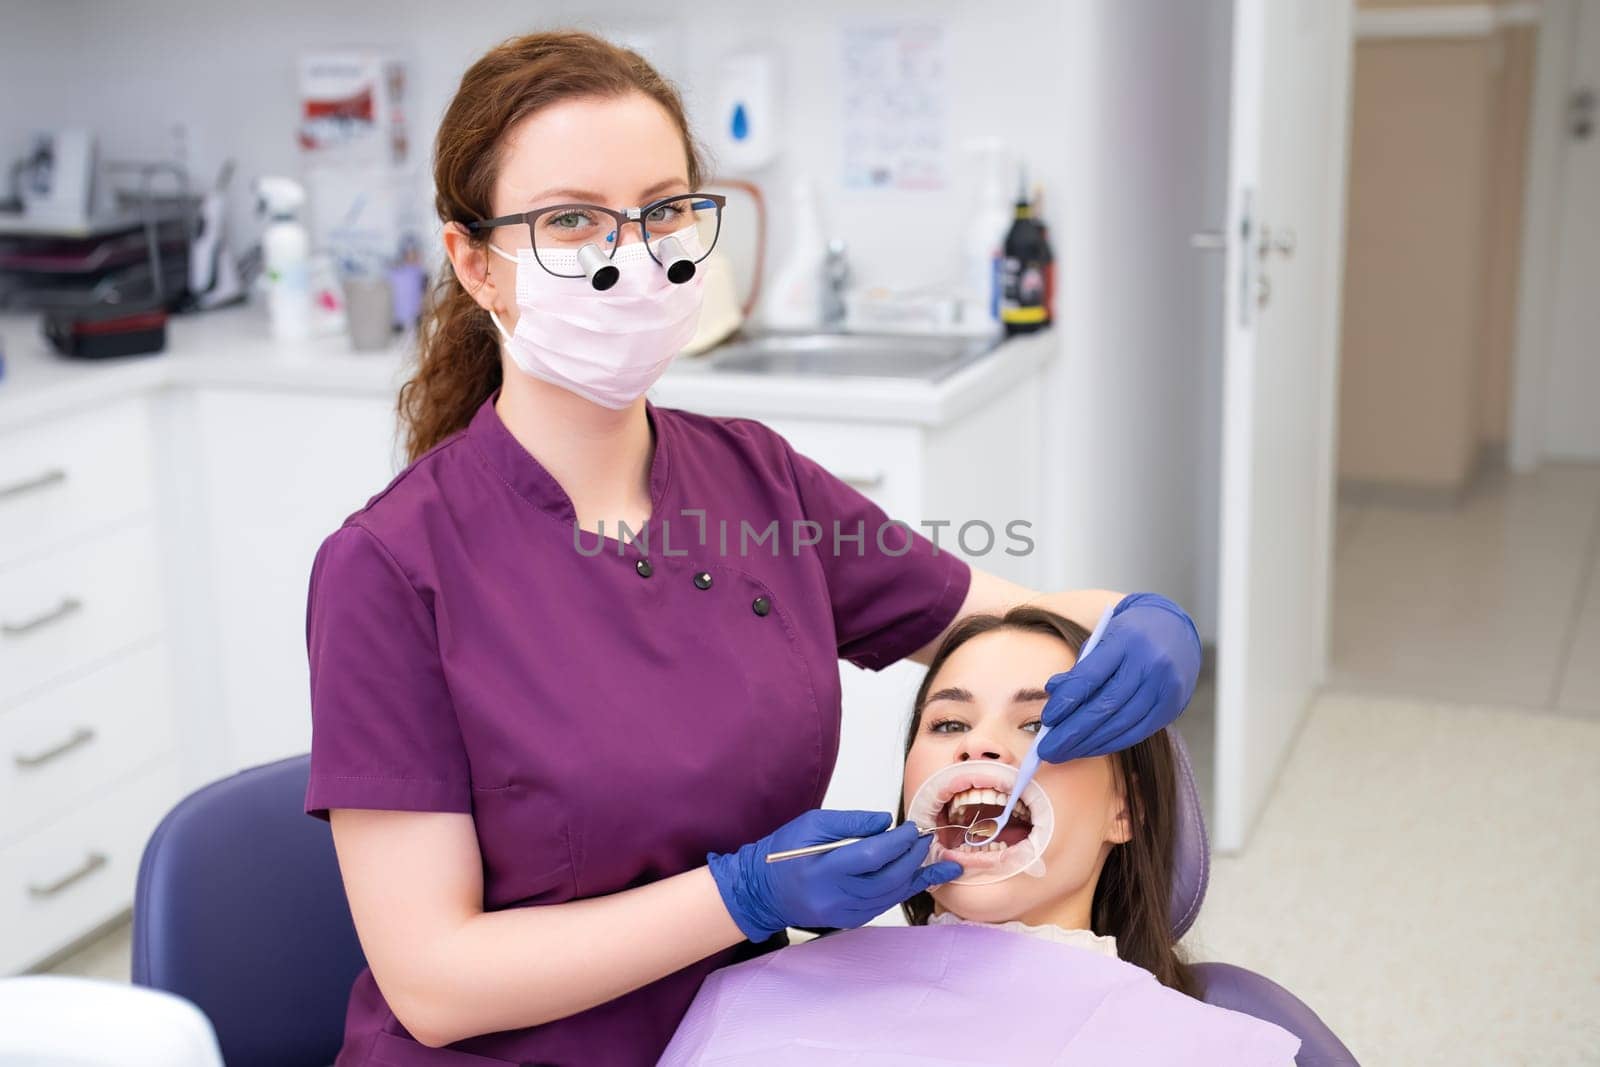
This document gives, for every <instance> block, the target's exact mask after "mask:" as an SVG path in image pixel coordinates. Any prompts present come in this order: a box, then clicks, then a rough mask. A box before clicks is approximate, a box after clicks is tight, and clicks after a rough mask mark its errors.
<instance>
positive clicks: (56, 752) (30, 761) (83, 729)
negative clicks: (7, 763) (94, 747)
mask: <svg viewBox="0 0 1600 1067" xmlns="http://www.w3.org/2000/svg"><path fill="white" fill-rule="evenodd" d="M93 740H94V731H93V730H91V729H90V728H89V727H87V726H80V727H78V728H77V729H76V730H74V731H72V736H71V737H69V738H67V739H66V740H65V741H62V742H61V743H60V744H58V745H53V746H51V747H50V748H47V749H45V750H44V751H43V752H36V753H34V754H33V755H31V756H28V755H24V754H23V753H21V752H14V753H12V755H11V759H12V761H13V762H14V763H16V765H17V766H18V767H20V768H22V769H23V770H28V769H29V768H31V767H43V766H44V765H45V764H46V763H49V762H50V761H51V760H55V759H60V758H61V757H62V756H65V755H66V754H67V753H68V752H71V751H72V750H73V749H75V748H78V747H80V746H82V745H87V744H88V743H89V742H90V741H93Z"/></svg>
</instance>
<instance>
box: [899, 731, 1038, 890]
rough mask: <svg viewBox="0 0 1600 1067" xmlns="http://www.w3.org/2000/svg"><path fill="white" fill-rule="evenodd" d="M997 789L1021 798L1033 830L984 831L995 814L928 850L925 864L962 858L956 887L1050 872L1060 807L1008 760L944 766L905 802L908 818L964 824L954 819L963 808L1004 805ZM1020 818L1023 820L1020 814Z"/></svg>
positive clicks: (919, 821) (920, 823) (921, 823)
mask: <svg viewBox="0 0 1600 1067" xmlns="http://www.w3.org/2000/svg"><path fill="white" fill-rule="evenodd" d="M993 793H1007V794H1009V795H1010V796H1011V797H1017V798H1019V803H1021V804H1022V805H1024V806H1025V807H1026V809H1027V819H1028V828H1027V830H1026V832H1025V833H1023V834H1022V836H1020V837H1015V838H1013V839H1011V840H1007V839H1006V837H1002V836H1001V834H1000V832H999V831H996V832H994V833H985V832H984V831H983V829H982V828H981V827H982V826H983V824H986V823H990V822H993V821H994V819H993V818H988V817H983V818H974V819H973V820H972V821H971V822H970V823H969V824H968V825H967V828H966V829H965V831H964V833H963V834H962V836H961V838H960V839H957V840H951V839H948V838H947V839H945V840H939V842H938V847H937V848H930V849H929V850H928V858H927V860H926V862H929V863H937V862H939V861H940V860H946V859H952V858H954V857H956V856H959V857H960V859H959V860H958V861H957V862H959V863H960V864H961V867H962V872H963V873H962V874H961V876H960V877H958V878H956V879H954V880H953V881H952V882H951V883H950V884H951V885H992V884H993V883H995V882H1003V881H1005V880H1006V879H1007V878H1012V877H1015V876H1016V875H1019V874H1023V873H1027V874H1029V875H1032V876H1033V877H1035V878H1039V877H1043V875H1044V873H1045V868H1044V851H1045V849H1046V848H1048V847H1049V845H1050V838H1051V835H1052V834H1054V833H1055V826H1056V817H1055V808H1054V807H1053V806H1052V805H1051V803H1050V796H1049V794H1047V793H1046V792H1045V791H1044V789H1043V788H1041V787H1040V786H1039V785H1038V784H1037V783H1035V782H1029V783H1027V784H1026V785H1021V784H1019V775H1018V773H1017V768H1016V767H1014V766H1012V765H1011V764H1009V763H1002V762H1000V761H999V760H987V759H982V760H964V761H962V762H960V763H952V764H949V765H948V766H945V767H941V768H939V769H938V770H937V771H934V772H933V773H932V774H930V775H929V776H928V777H927V779H926V780H925V781H924V782H923V783H922V784H921V785H920V786H918V787H917V792H916V794H915V795H914V796H913V797H912V798H911V802H910V803H908V804H907V805H906V821H907V822H914V823H916V824H917V825H918V826H927V825H931V824H935V823H939V822H941V821H949V819H946V816H949V818H950V819H954V821H956V822H957V823H959V821H960V820H959V819H957V818H955V817H956V815H957V814H958V812H957V809H958V808H959V807H963V806H973V807H977V808H979V809H980V810H981V809H982V808H984V807H999V805H1000V801H999V800H997V799H994V798H993V797H992V796H990V794H993ZM963 798H965V802H964V803H963ZM1007 803H1010V801H1009V800H1008V801H1007ZM1013 806H1014V805H1013ZM974 815H976V812H975V813H974ZM1017 821H1018V822H1019V823H1020V822H1021V821H1022V820H1021V816H1020V814H1019V815H1018V819H1017ZM1013 829H1015V828H1013ZM1007 836H1010V835H1007ZM936 840H937V839H936Z"/></svg>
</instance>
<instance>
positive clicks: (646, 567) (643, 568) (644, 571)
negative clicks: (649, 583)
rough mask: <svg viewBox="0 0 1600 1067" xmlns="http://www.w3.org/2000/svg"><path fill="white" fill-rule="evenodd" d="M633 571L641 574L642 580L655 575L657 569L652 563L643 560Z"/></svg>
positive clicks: (636, 564)
mask: <svg viewBox="0 0 1600 1067" xmlns="http://www.w3.org/2000/svg"><path fill="white" fill-rule="evenodd" d="M633 569H634V570H636V571H638V572H639V577H641V578H648V577H650V575H652V574H654V573H655V568H653V567H651V566H650V561H649V560H647V559H641V560H640V561H639V562H638V563H635V564H634V565H633Z"/></svg>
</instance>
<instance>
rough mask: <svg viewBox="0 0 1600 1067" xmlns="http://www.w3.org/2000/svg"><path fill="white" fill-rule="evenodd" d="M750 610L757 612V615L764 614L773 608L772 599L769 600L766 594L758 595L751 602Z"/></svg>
mask: <svg viewBox="0 0 1600 1067" xmlns="http://www.w3.org/2000/svg"><path fill="white" fill-rule="evenodd" d="M750 610H751V611H753V612H755V613H756V614H757V615H763V616H764V615H766V613H767V612H769V611H771V610H772V601H770V600H768V599H767V598H766V597H764V596H758V597H756V598H755V600H754V601H752V602H751V604H750Z"/></svg>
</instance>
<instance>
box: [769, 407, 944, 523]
mask: <svg viewBox="0 0 1600 1067" xmlns="http://www.w3.org/2000/svg"><path fill="white" fill-rule="evenodd" d="M766 422H767V425H768V426H770V427H771V428H772V429H774V430H776V431H778V433H780V434H782V435H783V436H784V438H785V439H787V440H788V442H789V444H790V445H791V446H793V448H794V450H795V451H796V452H799V453H800V454H801V455H803V456H807V457H809V458H811V459H814V460H816V461H817V462H818V463H820V464H821V465H822V466H823V468H824V469H825V470H827V471H828V472H829V473H831V474H833V475H835V476H836V477H838V478H839V479H840V480H841V481H844V482H845V483H846V484H848V485H851V486H854V487H855V488H856V489H859V490H860V491H861V492H862V494H863V495H865V496H866V497H867V498H868V499H869V500H871V501H872V502H873V503H874V504H877V505H878V506H879V507H881V508H883V510H884V511H885V512H886V513H887V514H888V516H889V517H890V518H891V519H904V520H906V521H908V522H915V521H916V520H917V518H919V517H920V504H921V493H920V491H919V489H920V486H919V478H918V471H919V464H920V455H921V453H920V450H921V446H922V442H921V435H920V433H919V432H918V431H917V430H916V429H915V428H913V427H909V426H874V425H864V424H862V423H855V422H818V421H812V420H809V419H781V420H766Z"/></svg>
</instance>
